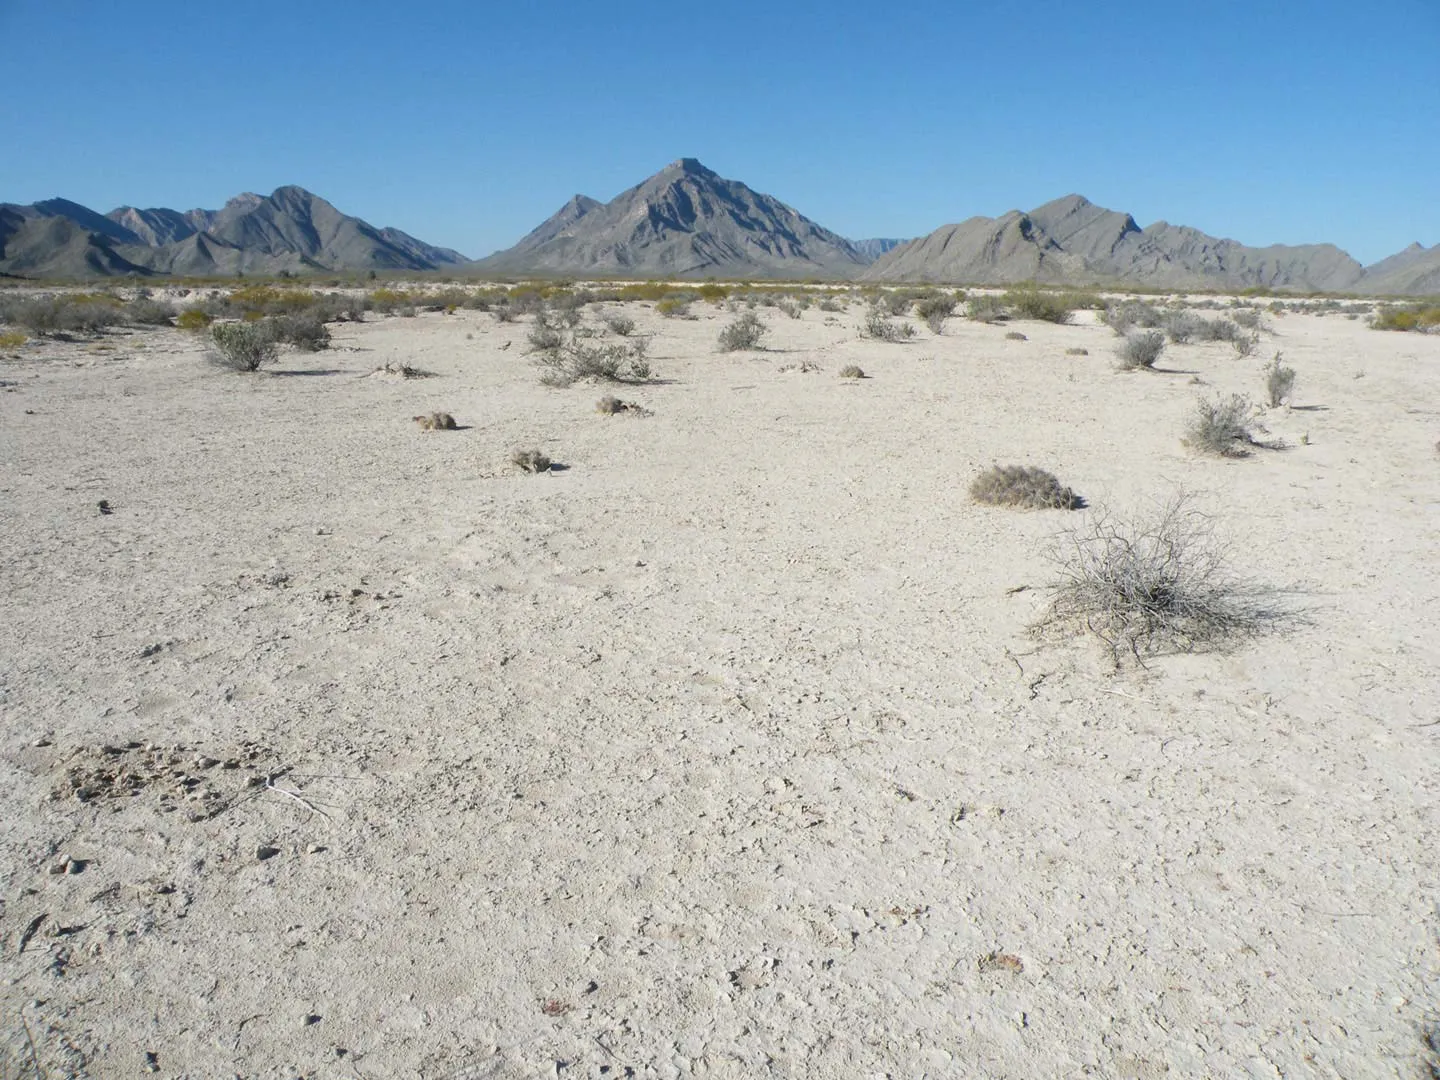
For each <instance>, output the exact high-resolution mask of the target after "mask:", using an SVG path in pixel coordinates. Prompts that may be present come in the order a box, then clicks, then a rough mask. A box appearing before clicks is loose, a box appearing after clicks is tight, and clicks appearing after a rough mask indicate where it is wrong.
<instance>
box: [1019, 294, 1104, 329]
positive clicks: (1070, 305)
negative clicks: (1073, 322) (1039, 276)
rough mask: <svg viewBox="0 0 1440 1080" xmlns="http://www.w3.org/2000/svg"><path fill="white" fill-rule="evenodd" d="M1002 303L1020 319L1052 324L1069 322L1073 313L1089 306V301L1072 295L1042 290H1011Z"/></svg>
mask: <svg viewBox="0 0 1440 1080" xmlns="http://www.w3.org/2000/svg"><path fill="white" fill-rule="evenodd" d="M1000 302H1001V303H1002V304H1004V305H1005V306H1006V307H1007V308H1009V309H1010V310H1011V311H1012V312H1014V314H1015V315H1016V316H1017V317H1018V318H1021V319H1039V320H1041V321H1043V322H1052V323H1067V322H1069V321H1070V313H1071V312H1072V311H1074V310H1075V309H1076V308H1077V307H1081V306H1088V304H1089V301H1088V300H1085V299H1081V298H1078V297H1076V296H1075V295H1074V294H1071V293H1059V292H1046V291H1044V290H1041V289H1011V290H1010V291H1009V292H1007V293H1006V294H1005V295H1004V296H1002V297H1000Z"/></svg>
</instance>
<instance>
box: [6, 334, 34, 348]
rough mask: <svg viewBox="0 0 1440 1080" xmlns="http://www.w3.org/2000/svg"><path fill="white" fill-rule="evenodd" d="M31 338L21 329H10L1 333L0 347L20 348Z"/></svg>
mask: <svg viewBox="0 0 1440 1080" xmlns="http://www.w3.org/2000/svg"><path fill="white" fill-rule="evenodd" d="M29 340H30V338H29V337H28V336H27V335H26V334H24V333H22V332H20V331H19V330H10V331H7V332H5V333H3V334H0V349H18V348H19V347H20V346H21V345H24V344H25V342H27V341H29Z"/></svg>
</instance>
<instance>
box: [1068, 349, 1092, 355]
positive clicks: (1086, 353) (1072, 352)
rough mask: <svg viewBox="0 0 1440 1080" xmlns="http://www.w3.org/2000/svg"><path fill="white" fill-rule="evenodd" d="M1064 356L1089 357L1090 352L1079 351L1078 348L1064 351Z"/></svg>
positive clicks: (1087, 350)
mask: <svg viewBox="0 0 1440 1080" xmlns="http://www.w3.org/2000/svg"><path fill="white" fill-rule="evenodd" d="M1065 355H1066V356H1089V355H1090V350H1089V349H1080V348H1074V349H1066V350H1065Z"/></svg>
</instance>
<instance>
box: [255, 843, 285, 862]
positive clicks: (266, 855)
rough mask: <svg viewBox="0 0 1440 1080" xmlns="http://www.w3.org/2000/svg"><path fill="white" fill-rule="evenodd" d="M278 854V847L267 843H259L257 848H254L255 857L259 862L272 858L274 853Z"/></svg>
mask: <svg viewBox="0 0 1440 1080" xmlns="http://www.w3.org/2000/svg"><path fill="white" fill-rule="evenodd" d="M279 854H280V849H279V848H278V847H271V846H270V845H269V844H261V845H260V846H259V847H258V848H256V849H255V858H257V859H259V860H260V861H261V862H264V861H265V860H266V859H273V858H274V857H275V856H276V855H279Z"/></svg>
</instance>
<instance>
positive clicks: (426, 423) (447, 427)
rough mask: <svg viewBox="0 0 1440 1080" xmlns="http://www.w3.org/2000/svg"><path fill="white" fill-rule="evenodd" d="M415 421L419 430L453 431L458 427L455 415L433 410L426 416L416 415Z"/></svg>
mask: <svg viewBox="0 0 1440 1080" xmlns="http://www.w3.org/2000/svg"><path fill="white" fill-rule="evenodd" d="M414 419H415V422H416V423H417V424H419V425H420V430H421V431H454V430H456V428H457V427H458V425H457V424H456V423H455V417H453V416H451V415H450V414H449V413H448V412H433V413H430V414H429V415H428V416H417V417H415V418H414Z"/></svg>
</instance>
